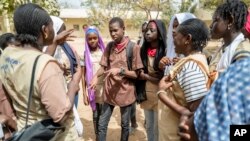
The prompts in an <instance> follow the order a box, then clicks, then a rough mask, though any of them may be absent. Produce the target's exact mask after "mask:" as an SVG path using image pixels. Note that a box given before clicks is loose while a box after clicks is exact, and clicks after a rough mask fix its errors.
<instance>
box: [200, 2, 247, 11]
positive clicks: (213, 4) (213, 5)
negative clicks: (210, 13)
mask: <svg viewBox="0 0 250 141" xmlns="http://www.w3.org/2000/svg"><path fill="white" fill-rule="evenodd" d="M225 1H227V0H209V1H208V0H201V3H202V5H203V7H204V8H206V9H212V10H214V9H215V8H216V7H217V6H218V5H220V4H222V3H223V2H225ZM242 1H243V2H245V3H246V4H247V6H248V7H249V6H250V0H242Z"/></svg>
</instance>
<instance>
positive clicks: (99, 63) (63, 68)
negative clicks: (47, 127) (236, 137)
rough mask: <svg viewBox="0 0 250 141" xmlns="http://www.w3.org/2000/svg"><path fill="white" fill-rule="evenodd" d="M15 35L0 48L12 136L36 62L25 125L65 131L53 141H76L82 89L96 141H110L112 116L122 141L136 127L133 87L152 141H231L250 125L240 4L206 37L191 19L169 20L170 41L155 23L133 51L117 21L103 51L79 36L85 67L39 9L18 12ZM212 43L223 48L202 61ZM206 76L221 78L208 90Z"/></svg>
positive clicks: (88, 36)
mask: <svg viewBox="0 0 250 141" xmlns="http://www.w3.org/2000/svg"><path fill="white" fill-rule="evenodd" d="M14 25H15V29H16V35H13V34H5V35H4V36H3V35H2V36H1V40H0V42H1V44H0V45H1V48H2V49H1V57H0V65H1V67H0V80H1V82H2V89H1V93H0V94H1V95H0V96H1V97H0V98H1V102H0V104H2V105H3V106H2V105H0V106H1V107H0V110H1V111H0V112H1V114H0V118H1V123H4V124H6V125H7V126H9V127H10V129H12V130H21V129H22V128H23V127H24V126H25V120H26V119H25V113H26V110H27V103H28V93H29V88H30V86H29V85H30V78H31V71H32V67H33V62H34V60H35V58H36V57H37V56H38V55H41V57H40V58H39V60H38V65H37V72H36V75H35V83H34V86H32V87H34V88H35V89H34V93H33V95H32V97H33V101H32V108H31V109H30V118H29V124H33V123H35V122H37V121H40V120H42V119H46V118H52V119H53V121H54V122H56V123H60V124H62V125H63V126H65V127H66V130H65V131H64V132H63V133H61V134H59V135H58V136H56V137H55V138H56V140H60V141H61V140H62V141H63V140H66V141H69V140H76V139H77V132H76V130H75V127H74V124H75V123H74V113H73V111H72V108H73V107H74V108H75V107H77V101H78V97H77V93H78V91H79V83H80V81H81V80H82V88H83V97H84V100H83V101H84V104H86V105H90V106H91V108H92V111H93V124H94V130H95V133H96V140H98V141H105V140H106V134H107V129H108V123H109V121H110V118H111V115H112V112H113V110H114V107H115V106H118V107H119V108H120V113H121V128H122V130H121V139H120V140H121V141H127V140H128V138H129V132H130V124H131V126H132V127H133V128H136V127H137V123H136V118H135V113H136V110H135V107H136V103H135V102H136V87H135V84H134V81H138V80H140V81H141V82H143V83H141V85H143V88H144V89H145V93H146V98H147V99H146V100H145V101H142V102H140V103H139V104H140V107H141V108H142V109H143V110H144V114H145V127H146V132H147V140H148V141H158V140H159V141H163V140H164V141H179V140H181V139H184V140H200V141H210V140H211V141H214V140H229V125H230V124H249V122H250V118H249V117H250V116H249V114H248V113H249V106H244V105H245V104H250V102H249V96H248V94H249V90H250V89H249V88H250V78H249V75H247V73H248V72H249V69H250V68H249V66H250V60H249V56H250V43H249V40H247V39H246V38H250V36H249V35H250V15H248V10H247V6H246V4H245V3H244V2H242V1H239V0H233V1H230V0H229V1H226V2H224V3H223V4H221V5H219V6H218V7H217V9H216V11H215V12H214V15H213V22H212V24H211V26H210V32H209V29H208V28H207V26H206V24H205V23H204V22H203V21H201V20H199V19H197V18H196V17H195V16H194V15H193V14H191V13H179V14H175V15H174V16H173V17H172V19H171V21H170V24H169V27H168V31H166V27H165V24H164V23H163V22H162V21H161V20H150V21H148V22H145V23H143V25H142V35H141V40H140V41H138V43H137V44H136V43H134V42H132V41H131V39H129V37H128V36H126V35H125V24H124V21H123V20H122V19H121V18H119V17H114V18H112V19H111V20H110V21H109V24H108V25H109V32H110V36H111V38H112V41H111V42H109V43H108V44H107V45H106V46H105V44H104V43H103V41H102V38H101V35H100V33H99V31H98V29H97V28H96V27H93V26H90V27H88V28H86V29H85V51H84V53H83V58H82V59H80V57H79V56H78V55H77V53H76V52H75V51H74V49H72V48H71V47H70V46H69V45H68V44H67V42H66V41H68V40H72V36H71V33H72V32H73V30H66V29H65V25H64V23H63V21H62V20H61V19H59V18H58V17H54V16H49V15H48V13H47V12H46V11H45V10H44V9H42V8H41V7H40V6H38V5H35V4H31V3H30V4H25V5H22V6H20V7H19V8H17V9H16V11H15V13H14ZM166 33H167V34H166ZM243 34H244V35H243ZM6 36H7V37H6ZM210 36H211V38H212V39H221V38H222V39H223V45H222V46H221V47H220V48H218V50H217V51H216V53H215V54H212V57H208V56H205V55H204V54H203V48H204V47H206V45H207V42H208V41H209V39H210ZM3 37H4V38H3ZM2 39H3V41H2ZM211 72H213V73H211ZM211 74H217V76H218V77H219V78H218V80H216V81H215V82H213V84H211V83H210V82H211V80H212V75H211ZM236 82H238V83H236ZM234 94H235V95H234ZM3 107H4V108H3ZM239 108H242V110H241V111H237V110H238V109H239ZM14 120H15V121H16V123H15V121H14ZM16 124H17V125H16ZM86 132H88V131H86Z"/></svg>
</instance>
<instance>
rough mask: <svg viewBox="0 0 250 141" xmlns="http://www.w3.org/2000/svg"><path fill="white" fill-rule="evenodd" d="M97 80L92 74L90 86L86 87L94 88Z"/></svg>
mask: <svg viewBox="0 0 250 141" xmlns="http://www.w3.org/2000/svg"><path fill="white" fill-rule="evenodd" d="M97 82H98V77H97V76H94V77H93V78H92V80H91V82H90V86H89V87H88V88H87V89H93V90H95V88H96V85H97Z"/></svg>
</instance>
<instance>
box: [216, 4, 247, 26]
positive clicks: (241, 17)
mask: <svg viewBox="0 0 250 141" xmlns="http://www.w3.org/2000/svg"><path fill="white" fill-rule="evenodd" d="M247 11H248V9H247V5H246V4H245V3H244V2H242V1H240V0H227V1H226V2H225V3H223V4H221V5H220V6H218V7H217V9H216V11H215V15H218V16H220V17H221V18H223V20H230V19H231V17H233V18H234V22H233V26H234V28H235V30H236V31H240V30H241V29H242V28H243V27H244V25H245V22H246V17H247Z"/></svg>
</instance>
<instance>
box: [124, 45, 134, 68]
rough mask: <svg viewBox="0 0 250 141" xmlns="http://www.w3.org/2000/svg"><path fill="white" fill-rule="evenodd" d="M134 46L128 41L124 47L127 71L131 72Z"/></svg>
mask: <svg viewBox="0 0 250 141" xmlns="http://www.w3.org/2000/svg"><path fill="white" fill-rule="evenodd" d="M134 46H135V43H134V42H132V41H129V42H128V45H127V47H126V55H127V64H128V70H132V60H133V48H134Z"/></svg>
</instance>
